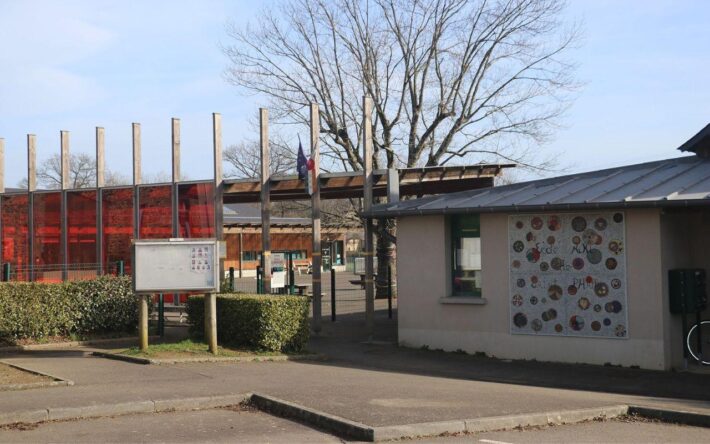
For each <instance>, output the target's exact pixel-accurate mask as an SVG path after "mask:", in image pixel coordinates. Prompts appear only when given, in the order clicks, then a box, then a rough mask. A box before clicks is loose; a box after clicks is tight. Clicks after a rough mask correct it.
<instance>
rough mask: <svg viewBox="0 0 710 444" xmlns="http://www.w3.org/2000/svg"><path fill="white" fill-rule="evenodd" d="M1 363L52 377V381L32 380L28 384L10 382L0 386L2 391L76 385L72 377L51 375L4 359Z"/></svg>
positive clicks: (34, 373)
mask: <svg viewBox="0 0 710 444" xmlns="http://www.w3.org/2000/svg"><path fill="white" fill-rule="evenodd" d="M0 364H3V365H6V366H8V367H13V368H16V369H18V370H22V371H24V372H27V373H32V374H33V375H39V376H44V377H47V378H50V379H52V381H50V382H31V383H27V384H8V385H4V386H0V391H8V390H27V389H33V388H42V387H65V386H70V385H74V381H72V380H70V379H64V378H60V377H59V376H54V375H50V374H49V373H43V372H38V371H37V370H32V369H31V368H27V367H25V366H22V365H18V364H14V363H11V362H7V361H4V360H0Z"/></svg>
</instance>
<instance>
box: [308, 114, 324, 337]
mask: <svg viewBox="0 0 710 444" xmlns="http://www.w3.org/2000/svg"><path fill="white" fill-rule="evenodd" d="M310 114H311V116H310V117H311V122H310V123H311V159H313V163H314V171H313V195H312V196H311V210H312V211H311V213H312V214H311V218H312V223H313V251H312V256H313V260H312V265H313V266H312V267H311V268H312V270H313V275H312V286H313V287H312V288H313V331H314V332H316V333H320V331H321V296H322V292H321V266H322V258H321V239H320V153H319V151H318V149H319V148H318V137H319V133H320V116H319V110H318V104H317V103H311V113H310Z"/></svg>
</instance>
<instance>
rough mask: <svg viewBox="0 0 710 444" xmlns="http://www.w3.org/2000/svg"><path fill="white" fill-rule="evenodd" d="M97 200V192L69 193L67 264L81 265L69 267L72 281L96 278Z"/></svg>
mask: <svg viewBox="0 0 710 444" xmlns="http://www.w3.org/2000/svg"><path fill="white" fill-rule="evenodd" d="M96 199H97V192H96V190H90V191H70V192H68V193H67V263H68V264H81V266H80V267H69V275H70V276H69V279H70V280H77V279H90V278H92V277H95V276H96V271H97V268H94V269H92V268H91V264H97V262H98V260H97V257H96V209H97V207H96ZM74 268H79V269H74Z"/></svg>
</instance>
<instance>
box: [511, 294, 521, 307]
mask: <svg viewBox="0 0 710 444" xmlns="http://www.w3.org/2000/svg"><path fill="white" fill-rule="evenodd" d="M521 305H523V297H522V296H520V295H519V294H515V295H513V306H515V307H520V306H521Z"/></svg>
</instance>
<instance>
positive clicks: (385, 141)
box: [224, 0, 576, 170]
mask: <svg viewBox="0 0 710 444" xmlns="http://www.w3.org/2000/svg"><path fill="white" fill-rule="evenodd" d="M563 7H564V4H563V2H562V0H493V1H487V0H468V1H467V0H355V1H353V0H284V1H283V2H280V3H279V7H278V8H277V9H267V10H265V11H264V12H263V13H262V14H261V15H260V16H259V18H258V21H257V22H256V23H253V24H251V25H250V26H247V27H244V28H240V27H236V26H231V27H229V29H228V33H229V36H230V38H231V41H230V44H229V45H228V46H225V47H224V52H225V54H226V55H227V56H228V57H229V59H230V62H231V63H230V64H229V68H228V70H227V72H226V77H227V79H228V80H229V81H231V82H232V83H233V84H235V85H237V86H239V87H241V88H243V89H244V91H245V92H249V93H256V94H260V95H263V96H266V97H267V98H269V99H270V101H271V103H270V109H271V110H272V116H273V117H274V119H275V121H277V122H280V123H284V124H301V125H303V124H307V122H308V108H307V105H308V103H309V102H312V101H315V102H317V103H319V104H320V105H321V128H322V130H321V131H322V136H323V137H322V142H323V144H324V151H325V153H324V154H323V155H324V156H325V157H326V158H330V160H331V161H334V162H335V163H336V164H340V165H342V166H343V167H344V168H345V169H348V170H357V169H361V168H362V158H361V155H360V153H359V150H358V147H359V138H360V134H361V131H360V129H361V128H360V125H361V118H362V117H361V115H362V110H361V96H362V95H364V94H369V95H370V96H372V97H373V101H374V114H375V115H374V118H373V134H374V138H375V141H374V147H375V163H374V166H375V167H382V166H385V165H386V166H387V167H392V166H403V165H406V166H408V167H412V166H421V165H443V164H447V163H450V162H455V161H459V162H461V161H464V160H465V161H466V162H468V163H470V162H471V161H484V160H485V161H492V160H509V161H515V162H518V163H522V164H524V165H529V166H532V167H544V166H545V164H544V161H543V160H541V158H540V156H539V152H537V150H536V152H535V156H533V155H532V154H533V152H532V151H531V150H530V148H529V147H531V146H535V145H537V144H539V143H540V142H543V141H545V140H546V139H547V138H548V137H549V136H550V135H551V131H552V130H553V129H554V125H555V124H556V122H557V121H558V118H559V117H560V115H561V113H562V111H563V110H564V109H565V108H566V106H567V105H568V103H569V100H570V99H571V94H570V93H571V92H572V91H573V89H574V87H575V86H576V85H575V83H574V79H573V77H572V74H573V71H574V66H572V65H571V64H570V63H568V62H567V61H566V60H565V53H566V50H567V49H568V48H569V47H570V46H571V45H572V44H573V43H574V42H575V39H576V31H575V30H574V29H571V30H564V29H563V26H562V23H561V19H560V15H561V12H562V10H563Z"/></svg>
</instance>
